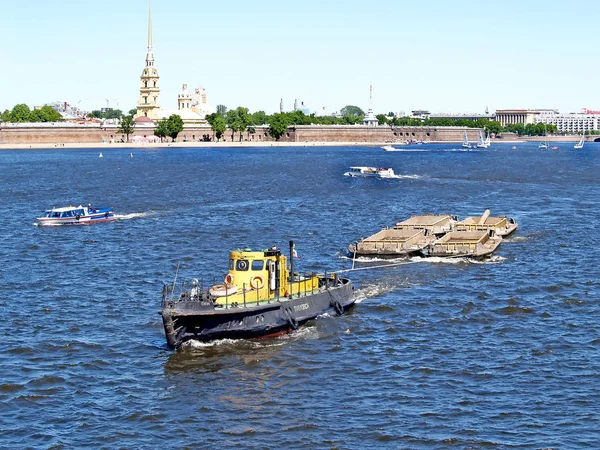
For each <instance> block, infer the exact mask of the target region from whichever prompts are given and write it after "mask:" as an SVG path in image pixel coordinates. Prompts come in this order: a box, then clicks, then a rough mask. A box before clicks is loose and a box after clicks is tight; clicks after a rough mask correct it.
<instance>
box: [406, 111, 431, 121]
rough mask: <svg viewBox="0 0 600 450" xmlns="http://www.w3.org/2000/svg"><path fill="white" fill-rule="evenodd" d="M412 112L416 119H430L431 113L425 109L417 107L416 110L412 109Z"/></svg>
mask: <svg viewBox="0 0 600 450" xmlns="http://www.w3.org/2000/svg"><path fill="white" fill-rule="evenodd" d="M411 112H412V116H411V117H412V118H414V119H421V120H427V119H429V116H431V113H430V112H429V111H427V110H425V109H417V110H415V111H411Z"/></svg>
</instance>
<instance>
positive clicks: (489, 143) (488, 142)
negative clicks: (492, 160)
mask: <svg viewBox="0 0 600 450" xmlns="http://www.w3.org/2000/svg"><path fill="white" fill-rule="evenodd" d="M484 144H485V148H488V147H489V146H490V145H492V141H491V139H490V133H488V134H487V137H486V138H485V142H484Z"/></svg>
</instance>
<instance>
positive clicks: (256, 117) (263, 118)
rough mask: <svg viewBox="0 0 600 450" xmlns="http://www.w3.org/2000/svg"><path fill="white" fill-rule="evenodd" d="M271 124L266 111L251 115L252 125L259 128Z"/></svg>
mask: <svg viewBox="0 0 600 450" xmlns="http://www.w3.org/2000/svg"><path fill="white" fill-rule="evenodd" d="M267 123H269V116H267V113H265V112H264V111H256V112H255V113H252V114H250V125H254V126H259V125H266V124H267Z"/></svg>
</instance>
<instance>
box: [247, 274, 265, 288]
mask: <svg viewBox="0 0 600 450" xmlns="http://www.w3.org/2000/svg"><path fill="white" fill-rule="evenodd" d="M264 285H265V280H263V277H261V276H260V275H254V276H253V277H252V278H250V287H251V288H252V289H254V290H257V289H262V287H263V286H264Z"/></svg>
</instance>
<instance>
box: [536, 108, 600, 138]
mask: <svg viewBox="0 0 600 450" xmlns="http://www.w3.org/2000/svg"><path fill="white" fill-rule="evenodd" d="M599 118H600V114H593V113H591V114H590V112H588V111H587V110H584V112H581V113H569V114H560V113H559V112H558V111H554V110H539V112H538V114H536V116H535V123H545V124H548V125H555V126H556V128H557V129H558V131H559V132H562V133H573V134H582V133H585V132H586V131H591V130H598V119H599Z"/></svg>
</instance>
